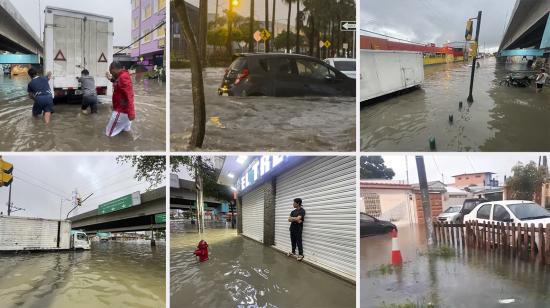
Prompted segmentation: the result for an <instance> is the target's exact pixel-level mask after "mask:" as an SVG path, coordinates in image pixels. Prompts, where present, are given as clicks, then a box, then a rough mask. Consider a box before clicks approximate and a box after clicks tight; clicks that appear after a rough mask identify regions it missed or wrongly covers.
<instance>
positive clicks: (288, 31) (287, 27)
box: [286, 1, 292, 53]
mask: <svg viewBox="0 0 550 308" xmlns="http://www.w3.org/2000/svg"><path fill="white" fill-rule="evenodd" d="M291 12H292V2H291V1H288V20H287V22H286V52H287V53H290V13H291Z"/></svg>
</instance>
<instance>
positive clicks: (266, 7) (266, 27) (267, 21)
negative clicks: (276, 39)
mask: <svg viewBox="0 0 550 308" xmlns="http://www.w3.org/2000/svg"><path fill="white" fill-rule="evenodd" d="M265 29H266V30H267V31H269V0H265ZM264 44H265V52H269V40H265V41H264Z"/></svg>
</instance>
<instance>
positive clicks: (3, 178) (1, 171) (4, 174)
mask: <svg viewBox="0 0 550 308" xmlns="http://www.w3.org/2000/svg"><path fill="white" fill-rule="evenodd" d="M12 171H13V165H12V164H10V163H8V162H7V161H4V160H2V156H0V187H2V186H10V184H11V182H13V175H11V173H12Z"/></svg>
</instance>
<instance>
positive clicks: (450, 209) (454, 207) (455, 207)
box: [444, 206, 460, 213]
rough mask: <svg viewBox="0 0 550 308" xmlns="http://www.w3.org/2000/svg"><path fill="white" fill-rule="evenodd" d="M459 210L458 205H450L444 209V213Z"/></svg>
mask: <svg viewBox="0 0 550 308" xmlns="http://www.w3.org/2000/svg"><path fill="white" fill-rule="evenodd" d="M459 211H460V206H451V207H450V208H448V209H446V210H445V212H444V213H458V212H459Z"/></svg>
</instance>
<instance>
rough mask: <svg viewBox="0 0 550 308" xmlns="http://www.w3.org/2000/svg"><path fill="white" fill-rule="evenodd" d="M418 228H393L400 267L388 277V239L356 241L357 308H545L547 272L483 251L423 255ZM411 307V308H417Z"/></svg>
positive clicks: (549, 298)
mask: <svg viewBox="0 0 550 308" xmlns="http://www.w3.org/2000/svg"><path fill="white" fill-rule="evenodd" d="M424 228H425V227H424V225H412V226H402V227H399V248H400V249H401V253H402V255H403V260H404V263H403V266H402V267H401V268H396V270H394V271H392V272H391V273H388V272H384V271H383V270H382V268H381V266H383V265H387V264H390V263H391V237H390V236H389V235H381V236H374V237H367V238H362V239H361V247H360V249H361V269H360V277H361V296H360V297H361V307H384V306H391V305H392V304H396V305H397V304H401V305H402V304H407V303H412V304H416V305H417V306H418V307H426V306H427V305H428V304H429V303H432V304H434V306H433V307H549V306H550V274H547V271H548V270H549V268H547V267H546V268H545V267H544V266H542V265H540V263H539V262H534V261H525V260H520V259H519V258H513V259H512V258H510V257H509V256H507V255H503V254H498V253H495V252H492V251H488V252H485V251H484V250H475V249H472V250H470V251H464V250H461V249H456V250H455V255H454V256H451V257H449V258H443V257H430V256H428V255H426V254H425V252H426V239H425V231H424ZM417 306H414V307H417Z"/></svg>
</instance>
